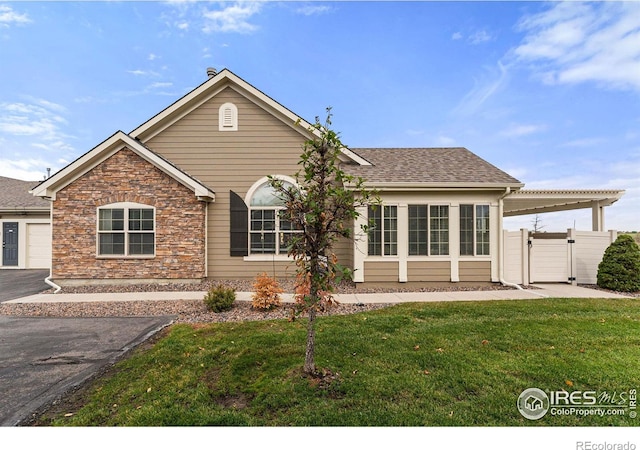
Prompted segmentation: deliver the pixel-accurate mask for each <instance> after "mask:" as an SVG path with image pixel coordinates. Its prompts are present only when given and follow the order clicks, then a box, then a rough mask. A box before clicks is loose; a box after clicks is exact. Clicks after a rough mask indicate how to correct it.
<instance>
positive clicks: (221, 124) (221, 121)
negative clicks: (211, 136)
mask: <svg viewBox="0 0 640 450" xmlns="http://www.w3.org/2000/svg"><path fill="white" fill-rule="evenodd" d="M228 114H230V117H229V116H228ZM227 118H229V121H227ZM218 130H219V131H238V107H237V106H236V105H234V104H233V103H223V104H222V105H221V106H220V109H218Z"/></svg>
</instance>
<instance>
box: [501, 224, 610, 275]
mask: <svg viewBox="0 0 640 450" xmlns="http://www.w3.org/2000/svg"><path fill="white" fill-rule="evenodd" d="M617 236H618V233H617V232H616V231H613V230H612V231H604V232H601V231H577V230H574V229H569V230H567V232H566V233H532V232H530V231H529V230H527V229H521V230H520V231H504V249H503V250H504V253H503V257H504V262H505V266H504V279H505V281H508V282H510V283H516V284H523V285H527V284H532V283H558V282H562V283H573V284H578V283H579V284H596V280H597V275H598V264H600V261H602V256H603V255H604V251H605V250H606V249H607V247H608V246H609V245H611V243H612V242H613V241H615V240H616V238H617Z"/></svg>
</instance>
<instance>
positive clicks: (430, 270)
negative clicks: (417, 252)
mask: <svg viewBox="0 0 640 450" xmlns="http://www.w3.org/2000/svg"><path fill="white" fill-rule="evenodd" d="M407 278H408V281H409V282H412V281H423V282H449V281H451V263H450V262H449V261H408V262H407Z"/></svg>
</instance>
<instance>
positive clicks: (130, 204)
mask: <svg viewBox="0 0 640 450" xmlns="http://www.w3.org/2000/svg"><path fill="white" fill-rule="evenodd" d="M101 209H124V222H125V227H124V228H125V229H124V230H123V231H122V233H124V251H125V253H124V254H123V255H101V254H100V239H99V236H100V234H101V233H111V232H112V231H100V210H101ZM130 209H152V210H153V231H148V230H146V231H137V230H136V231H130V230H129V229H128V228H129V210H130ZM156 220H157V215H156V208H155V206H151V205H144V204H142V203H133V202H121V203H110V204H108V205H102V206H98V207H97V208H96V259H153V258H155V257H156V236H157V227H156ZM130 233H149V234H151V233H153V254H151V255H129V254H128V253H129V234H130Z"/></svg>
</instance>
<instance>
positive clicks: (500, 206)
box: [498, 187, 524, 291]
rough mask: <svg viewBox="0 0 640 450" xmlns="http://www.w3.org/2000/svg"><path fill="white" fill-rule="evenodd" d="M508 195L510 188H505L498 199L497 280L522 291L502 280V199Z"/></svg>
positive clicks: (516, 285)
mask: <svg viewBox="0 0 640 450" xmlns="http://www.w3.org/2000/svg"><path fill="white" fill-rule="evenodd" d="M509 194H511V188H510V187H507V189H506V190H505V192H504V194H502V196H501V197H500V198H499V199H498V218H499V219H498V220H499V221H500V223H499V224H498V230H500V235H499V236H498V261H499V267H498V276H499V278H498V279H499V280H500V284H502V285H503V286H507V287H511V288H515V289H518V290H521V291H523V290H524V289H522V286H520V285H519V284H515V283H509V282H508V281H506V280H505V279H504V230H503V229H502V217H503V214H504V198H505V197H506V196H507V195H509Z"/></svg>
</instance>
